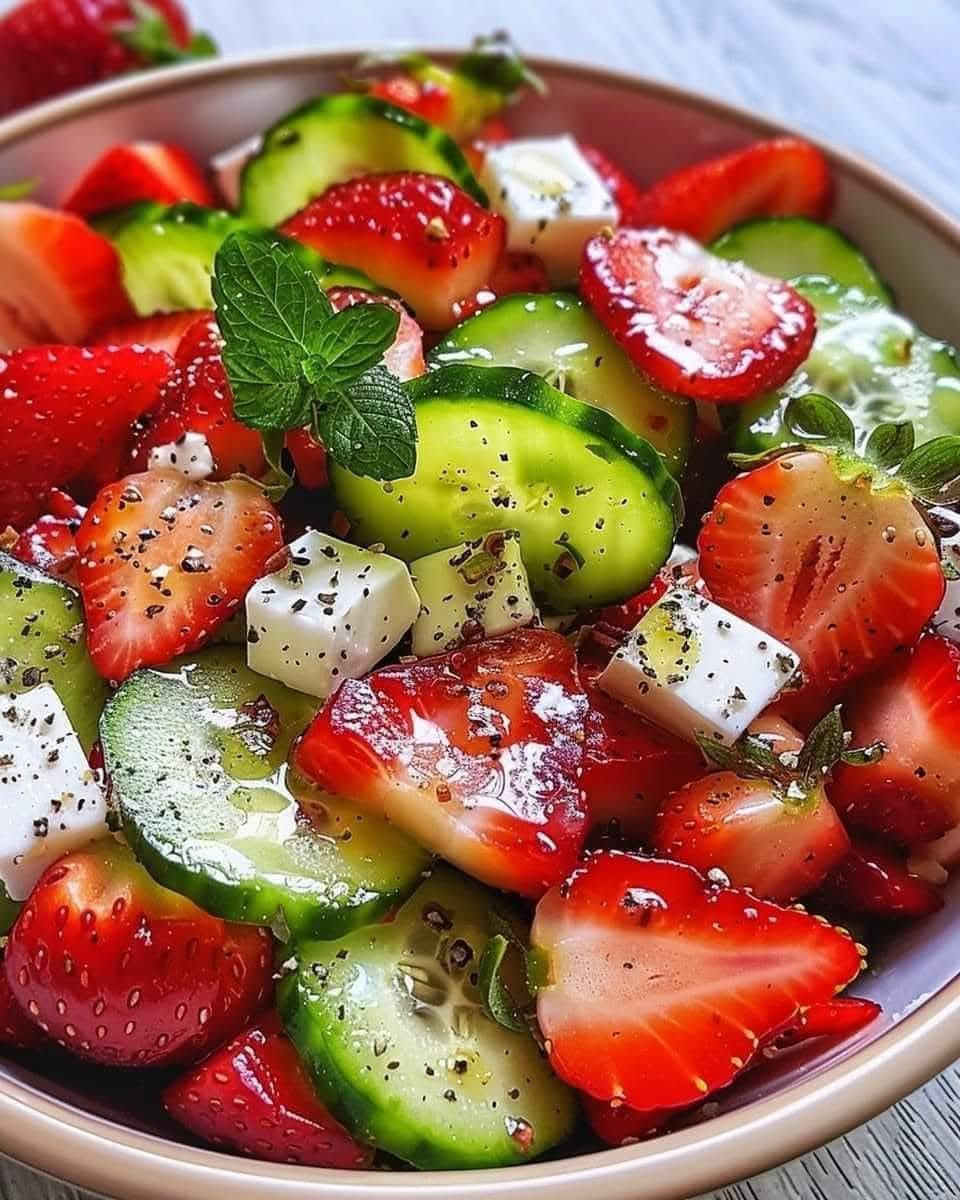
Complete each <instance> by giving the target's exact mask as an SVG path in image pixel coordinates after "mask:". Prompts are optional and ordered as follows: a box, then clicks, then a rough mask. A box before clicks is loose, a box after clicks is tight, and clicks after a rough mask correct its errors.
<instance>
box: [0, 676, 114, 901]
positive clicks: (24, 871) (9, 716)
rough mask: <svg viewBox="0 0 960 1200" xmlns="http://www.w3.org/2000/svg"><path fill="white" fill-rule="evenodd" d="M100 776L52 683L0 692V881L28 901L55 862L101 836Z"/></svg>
mask: <svg viewBox="0 0 960 1200" xmlns="http://www.w3.org/2000/svg"><path fill="white" fill-rule="evenodd" d="M106 816H107V810H106V803H105V801H104V796H103V790H102V788H101V787H100V784H99V782H98V781H97V777H96V775H95V774H94V772H93V771H92V770H91V769H90V765H89V763H88V762H87V756H86V755H85V754H84V752H83V747H82V746H81V745H80V742H79V740H78V738H77V735H76V733H75V732H74V729H73V726H72V725H71V724H70V718H69V717H68V716H67V714H66V711H65V709H64V707H63V705H62V704H61V703H60V697H59V696H58V695H57V693H56V692H55V691H54V689H53V688H52V687H51V685H50V684H49V683H43V684H40V685H39V686H38V687H35V688H32V689H31V690H30V691H28V692H21V693H20V694H19V695H17V696H10V695H3V696H0V883H2V884H3V886H4V888H5V889H6V891H7V894H8V895H9V897H10V899H11V900H25V899H26V898H27V896H28V895H29V894H30V890H31V889H32V887H33V885H34V884H35V883H36V882H37V880H38V879H39V878H40V876H41V875H42V874H43V872H44V871H45V870H46V868H47V867H49V866H50V864H51V863H53V862H56V860H57V859H58V858H61V857H62V856H63V855H64V854H67V853H68V852H69V851H71V850H76V849H78V848H79V847H81V846H85V845H87V844H88V843H89V842H92V841H95V840H96V839H97V838H99V837H103V836H104V835H105V834H106V833H107V832H108V830H107V824H106Z"/></svg>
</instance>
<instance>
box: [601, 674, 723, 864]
mask: <svg viewBox="0 0 960 1200" xmlns="http://www.w3.org/2000/svg"><path fill="white" fill-rule="evenodd" d="M602 669H603V668H602V664H600V663H598V662H594V661H591V660H590V659H589V658H587V657H586V656H585V655H584V654H583V653H581V656H580V661H579V672H580V681H581V683H582V684H583V686H584V689H585V691H586V693H587V698H588V699H589V701H590V709H589V711H588V713H587V719H586V726H585V734H586V737H585V739H584V743H583V773H582V774H581V776H580V786H581V787H582V788H583V795H584V801H585V803H586V806H587V811H588V813H589V816H590V825H591V827H593V828H595V827H597V826H603V825H610V824H611V823H612V822H616V827H617V829H618V830H619V831H620V832H622V833H623V834H624V836H625V837H627V838H629V839H630V840H631V841H634V842H637V843H639V842H640V841H642V840H643V839H644V838H646V836H647V835H648V834H649V832H650V827H651V825H652V824H653V821H654V818H655V817H656V815H657V812H658V810H659V809H660V807H661V805H662V804H663V803H664V802H665V801H666V799H667V797H668V796H669V795H670V794H671V792H674V791H676V790H677V789H678V788H681V787H683V786H684V784H687V783H690V782H691V781H692V780H694V779H699V778H700V776H701V775H703V773H704V771H705V769H706V768H705V766H704V762H703V757H702V755H701V754H700V751H699V750H698V749H697V748H696V746H694V745H692V744H691V743H689V742H684V741H681V740H680V739H679V738H676V737H674V736H673V735H672V734H670V733H667V732H666V731H665V730H662V729H658V728H657V727H656V726H655V725H650V724H648V723H647V722H646V721H644V720H643V718H642V717H638V716H637V714H636V713H633V712H631V711H630V709H628V708H624V706H623V705H622V704H620V702H619V701H617V700H614V699H613V698H612V697H611V696H608V695H607V694H606V692H603V691H601V690H600V688H599V687H597V683H596V680H597V676H598V675H599V674H600V672H601V671H602Z"/></svg>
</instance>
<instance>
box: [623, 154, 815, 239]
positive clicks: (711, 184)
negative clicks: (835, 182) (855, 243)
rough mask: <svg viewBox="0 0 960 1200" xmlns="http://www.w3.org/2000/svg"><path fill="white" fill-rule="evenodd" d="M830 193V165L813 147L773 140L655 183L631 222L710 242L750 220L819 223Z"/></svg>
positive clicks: (643, 197)
mask: <svg viewBox="0 0 960 1200" xmlns="http://www.w3.org/2000/svg"><path fill="white" fill-rule="evenodd" d="M831 192H832V184H831V179H830V167H829V164H828V163H827V160H826V159H825V158H824V156H823V153H822V152H821V151H820V150H818V149H817V147H816V146H812V145H811V144H810V143H809V142H805V141H802V140H801V139H800V138H792V137H779V138H771V139H769V140H768V141H762V142H754V143H753V145H751V146H747V147H746V148H745V149H744V150H735V151H733V153H731V154H722V155H720V156H719V157H717V158H709V159H707V160H706V161H705V162H699V163H694V164H693V166H690V167H682V168H681V169H680V170H679V171H674V172H673V174H672V175H667V176H665V177H664V178H663V179H660V180H658V181H657V182H656V183H655V184H654V185H653V186H652V187H651V188H650V189H649V191H647V192H646V193H645V194H644V195H643V196H642V197H641V199H640V203H639V204H638V205H637V208H636V211H635V213H634V221H635V223H636V224H638V225H665V226H666V227H667V228H668V229H676V230H679V231H680V232H681V233H688V234H690V236H691V237H695V238H696V239H697V240H698V241H701V242H712V241H713V239H714V238H715V237H717V236H718V234H721V233H723V232H724V230H726V229H730V228H731V226H733V225H737V224H739V223H740V222H741V221H747V220H750V219H751V218H754V217H813V218H816V219H818V220H822V219H823V218H824V217H825V216H826V214H827V212H828V210H829V207H830V198H831Z"/></svg>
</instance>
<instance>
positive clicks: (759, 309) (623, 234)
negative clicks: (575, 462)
mask: <svg viewBox="0 0 960 1200" xmlns="http://www.w3.org/2000/svg"><path fill="white" fill-rule="evenodd" d="M580 286H581V289H582V291H583V294H584V296H585V298H586V299H587V301H588V303H589V304H590V305H591V307H592V308H593V309H594V311H595V312H596V314H597V316H598V317H599V318H600V320H601V321H603V323H604V324H605V325H606V326H607V328H608V329H609V330H610V332H611V333H612V334H613V336H614V337H615V338H616V339H617V341H618V342H619V343H620V344H621V345H622V346H623V348H624V349H625V350H626V352H627V353H628V354H629V355H630V357H631V359H632V360H633V362H634V363H635V364H636V365H637V366H638V367H639V368H640V370H641V371H644V372H645V373H646V374H647V375H649V376H650V377H651V378H652V379H653V380H654V381H655V382H656V383H658V384H659V385H660V386H661V387H663V388H665V389H667V390H668V391H672V392H678V393H679V394H680V395H683V396H689V397H691V398H693V399H695V400H708V401H713V402H714V403H717V404H721V403H736V402H739V401H742V400H747V399H749V398H750V397H752V396H756V395H758V394H759V393H761V392H765V391H768V390H769V389H771V388H775V387H779V386H780V384H782V383H784V382H785V381H786V380H787V379H788V378H789V376H790V375H792V374H793V372H794V370H795V369H796V368H797V367H798V366H799V365H800V364H801V363H802V362H803V360H804V359H805V358H806V357H807V354H808V353H809V351H810V347H811V346H812V344H813V338H814V334H815V332H816V318H815V315H814V311H813V308H812V307H811V306H810V304H809V303H808V302H807V301H806V300H805V299H804V298H803V297H802V296H801V295H800V294H799V293H798V292H796V291H795V290H794V289H793V288H792V287H791V286H790V285H789V284H788V283H784V282H783V281H782V280H779V279H771V278H769V277H768V276H766V275H761V274H759V273H758V272H757V271H752V270H751V269H750V268H749V267H746V266H744V265H743V264H742V263H729V262H726V261H724V260H723V259H719V258H716V257H714V255H712V254H710V253H709V251H707V250H704V248H703V247H702V246H700V245H699V244H698V243H697V242H695V241H693V239H692V238H689V237H687V236H686V235H685V234H679V233H672V232H670V231H669V230H667V229H620V230H618V231H617V232H616V233H613V234H612V235H610V236H604V235H600V236H598V237H594V238H591V240H590V241H589V242H587V244H586V247H585V248H584V255H583V261H582V264H581V268H580Z"/></svg>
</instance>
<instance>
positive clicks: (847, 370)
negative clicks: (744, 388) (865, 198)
mask: <svg viewBox="0 0 960 1200" xmlns="http://www.w3.org/2000/svg"><path fill="white" fill-rule="evenodd" d="M794 286H795V287H797V289H798V290H799V291H800V292H802V293H803V295H805V296H806V297H807V299H808V300H809V301H810V303H811V304H813V306H814V307H815V308H816V310H817V337H816V341H815V342H814V344H813V349H812V351H811V352H810V356H809V358H808V359H807V361H806V362H805V363H804V364H803V366H802V367H801V368H800V369H799V370H798V371H796V372H794V374H793V375H792V376H791V378H790V379H788V380H787V382H786V384H784V386H783V387H782V388H780V389H779V390H778V391H776V392H774V393H772V394H770V395H767V396H762V397H760V398H759V399H757V400H754V401H751V402H750V403H749V404H745V405H743V406H742V408H741V409H740V411H739V413H738V416H737V421H736V424H735V426H734V429H733V433H732V437H733V445H734V447H735V449H737V450H739V451H740V452H742V453H746V454H753V453H756V452H759V451H763V450H768V449H770V448H771V447H772V446H777V445H780V444H781V443H783V442H786V441H789V440H790V434H789V432H788V430H787V429H786V427H785V426H784V424H783V415H784V412H785V410H786V407H787V404H788V402H789V401H790V400H791V399H792V398H793V397H794V396H802V395H804V394H805V393H807V392H820V393H822V394H823V395H826V396H829V397H830V398H831V399H832V400H835V401H836V402H837V403H838V404H839V405H841V406H842V407H843V408H845V409H846V410H847V412H848V413H849V414H850V418H851V420H852V421H853V424H854V427H855V429H856V432H857V445H858V446H862V445H863V443H864V442H865V441H866V439H867V437H868V436H869V434H870V432H871V430H872V429H874V428H875V427H876V426H877V425H879V424H882V423H883V422H884V421H902V420H911V421H913V424H914V429H915V433H916V439H917V442H918V444H919V443H921V442H926V441H929V440H930V439H931V438H934V437H938V436H939V435H940V434H943V433H960V361H958V359H957V355H956V352H955V351H954V350H953V349H952V348H951V347H950V346H948V345H947V344H946V343H945V342H939V341H935V340H934V339H933V338H929V337H927V336H926V334H924V333H921V332H920V331H919V330H918V329H917V327H916V326H915V325H914V324H913V322H912V321H910V320H909V319H908V318H907V317H904V316H901V315H900V314H899V313H895V312H893V311H891V310H890V309H889V308H887V307H886V306H885V305H883V304H881V303H880V302H879V301H878V300H877V299H875V298H874V297H869V296H865V295H864V294H863V292H862V291H860V289H859V288H845V287H843V286H842V285H841V284H839V283H837V282H836V280H833V279H828V278H826V277H825V276H822V275H821V276H804V277H802V278H800V279H797V280H795V281H794Z"/></svg>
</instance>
